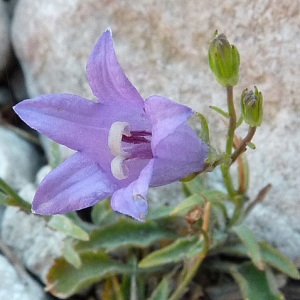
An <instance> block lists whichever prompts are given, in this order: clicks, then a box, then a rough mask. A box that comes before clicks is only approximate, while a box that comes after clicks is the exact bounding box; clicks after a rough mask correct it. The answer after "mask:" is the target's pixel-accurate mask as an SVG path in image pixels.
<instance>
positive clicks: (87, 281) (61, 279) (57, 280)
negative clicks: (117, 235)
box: [46, 252, 132, 299]
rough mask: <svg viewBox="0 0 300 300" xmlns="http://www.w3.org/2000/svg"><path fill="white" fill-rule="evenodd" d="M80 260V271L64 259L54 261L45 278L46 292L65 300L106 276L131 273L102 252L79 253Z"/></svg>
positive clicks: (128, 268)
mask: <svg viewBox="0 0 300 300" xmlns="http://www.w3.org/2000/svg"><path fill="white" fill-rule="evenodd" d="M80 259H81V261H82V267H81V268H80V269H76V268H75V267H74V266H72V265H70V264H68V263H67V261H66V260H65V259H64V258H58V259H56V260H55V261H54V265H53V266H52V267H51V269H50V270H49V272H48V274H47V276H46V281H47V286H46V290H47V291H49V292H51V293H52V294H53V295H54V296H56V297H59V298H61V299H66V298H68V297H70V296H71V295H74V294H75V293H77V292H79V291H80V290H81V289H83V288H85V287H88V286H89V285H91V284H93V283H96V282H99V281H101V280H102V279H104V278H106V277H108V276H109V277H110V276H112V275H114V274H122V273H129V272H131V271H132V270H131V269H132V268H131V267H130V266H127V265H124V264H122V263H120V262H117V261H114V260H113V259H111V258H110V257H108V256H107V255H106V254H105V253H103V252H97V253H95V252H85V253H81V254H80Z"/></svg>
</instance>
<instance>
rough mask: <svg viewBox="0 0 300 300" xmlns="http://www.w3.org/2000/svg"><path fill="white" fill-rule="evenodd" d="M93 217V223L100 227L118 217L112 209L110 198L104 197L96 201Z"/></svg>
mask: <svg viewBox="0 0 300 300" xmlns="http://www.w3.org/2000/svg"><path fill="white" fill-rule="evenodd" d="M91 217H92V221H93V223H94V224H96V225H98V226H99V227H100V226H105V225H109V224H113V223H115V222H116V221H117V219H118V216H117V213H116V212H114V211H113V210H112V209H111V206H110V199H104V200H102V201H99V202H98V203H96V204H95V205H94V206H93V209H92V213H91Z"/></svg>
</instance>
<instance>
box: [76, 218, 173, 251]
mask: <svg viewBox="0 0 300 300" xmlns="http://www.w3.org/2000/svg"><path fill="white" fill-rule="evenodd" d="M176 237H177V235H176V234H174V233H173V232H171V231H169V230H167V229H164V228H162V227H161V226H159V225H158V224H156V223H154V222H150V221H147V222H145V223H141V222H137V221H134V220H131V219H128V218H120V219H119V220H118V222H117V223H115V224H111V225H108V226H105V227H102V228H99V229H95V230H94V231H92V232H91V234H90V240H89V241H88V242H84V243H83V242H79V243H78V244H77V246H76V249H77V251H82V250H84V251H86V250H96V251H97V250H98V249H105V250H106V251H111V250H113V249H116V248H118V247H121V246H126V247H128V246H136V247H146V246H149V245H151V244H152V243H154V242H155V241H157V240H161V239H172V238H176Z"/></svg>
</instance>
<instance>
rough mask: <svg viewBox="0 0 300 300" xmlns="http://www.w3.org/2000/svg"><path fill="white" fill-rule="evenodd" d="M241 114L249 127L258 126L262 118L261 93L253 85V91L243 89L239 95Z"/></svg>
mask: <svg viewBox="0 0 300 300" xmlns="http://www.w3.org/2000/svg"><path fill="white" fill-rule="evenodd" d="M241 108H242V116H243V119H244V120H245V122H246V123H247V124H249V125H250V126H251V127H254V126H255V127H257V126H260V125H261V123H262V120H263V95H262V93H261V92H259V91H258V89H257V87H256V86H255V87H254V92H253V91H248V89H245V90H244V91H243V93H242V96H241Z"/></svg>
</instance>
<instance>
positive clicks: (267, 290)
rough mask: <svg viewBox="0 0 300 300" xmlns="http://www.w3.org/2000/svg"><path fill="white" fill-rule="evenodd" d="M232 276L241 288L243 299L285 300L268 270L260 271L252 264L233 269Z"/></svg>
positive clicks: (248, 263)
mask: <svg viewBox="0 0 300 300" xmlns="http://www.w3.org/2000/svg"><path fill="white" fill-rule="evenodd" d="M230 273H231V275H232V276H233V278H234V279H235V280H236V282H237V283H238V285H239V286H240V289H241V292H242V294H243V299H247V300H257V299H264V300H283V299H284V297H283V295H282V294H281V293H280V292H279V291H278V289H277V288H276V286H274V285H273V282H272V281H271V280H270V277H271V274H270V272H268V270H264V271H260V270H258V269H257V268H256V267H255V266H254V265H253V264H252V263H251V262H247V263H244V264H242V265H240V266H238V267H235V268H231V270H230Z"/></svg>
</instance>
